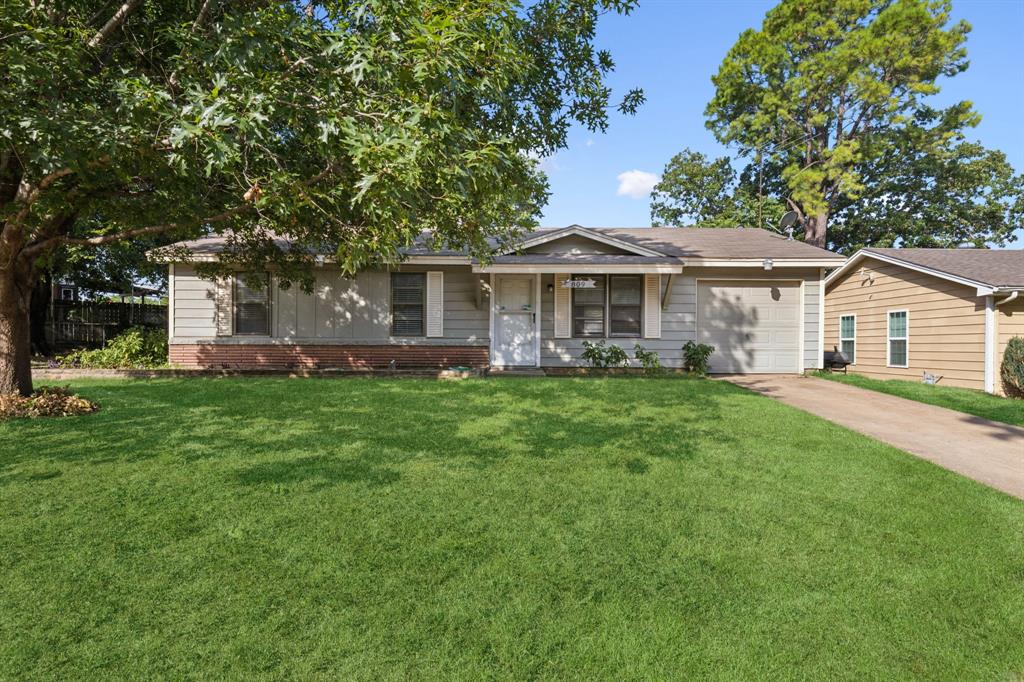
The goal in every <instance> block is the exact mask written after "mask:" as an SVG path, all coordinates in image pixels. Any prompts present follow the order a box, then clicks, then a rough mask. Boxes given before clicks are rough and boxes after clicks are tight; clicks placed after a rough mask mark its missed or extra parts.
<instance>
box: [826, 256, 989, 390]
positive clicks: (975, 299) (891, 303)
mask: <svg viewBox="0 0 1024 682" xmlns="http://www.w3.org/2000/svg"><path fill="white" fill-rule="evenodd" d="M895 310H907V311H908V316H907V318H908V322H907V324H908V328H909V341H908V343H907V348H908V351H907V364H908V366H907V367H905V368H904V367H887V366H886V344H887V339H888V334H887V333H888V312H889V311H895ZM849 314H853V315H856V316H857V358H856V364H855V365H853V366H851V367H850V371H851V372H855V373H858V374H865V375H868V376H874V377H877V378H881V379H908V380H920V379H921V376H922V373H923V372H926V371H927V372H931V373H933V374H939V375H942V377H943V379H942V381H941V383H942V384H943V385H948V386H962V387H965V388H975V389H981V390H983V389H984V388H985V297H983V296H978V295H977V292H976V290H975V289H974V288H973V287H968V286H965V285H963V284H957V283H955V282H950V281H948V280H945V279H942V278H940V277H934V276H932V275H928V274H925V273H920V272H916V271H914V270H910V269H907V268H904V267H901V266H898V265H893V264H889V263H879V262H877V261H873V260H871V259H867V260H865V261H864V266H863V267H862V268H857V269H855V270H853V271H851V272H850V273H848V274H846V275H845V276H844V277H842V278H841V279H840V280H839V281H838V282H833V283H832V284H831V286H829V288H828V291H827V292H826V294H825V348H826V350H832V347H833V346H838V345H839V317H840V316H841V315H849Z"/></svg>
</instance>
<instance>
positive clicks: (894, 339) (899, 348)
mask: <svg viewBox="0 0 1024 682" xmlns="http://www.w3.org/2000/svg"><path fill="white" fill-rule="evenodd" d="M889 364H890V365H892V366H894V367H906V366H907V311H906V310H900V311H896V312H891V313H889Z"/></svg>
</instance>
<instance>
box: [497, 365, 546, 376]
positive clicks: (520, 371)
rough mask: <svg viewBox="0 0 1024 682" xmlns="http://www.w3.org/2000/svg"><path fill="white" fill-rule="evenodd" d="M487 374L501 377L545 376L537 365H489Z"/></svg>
mask: <svg viewBox="0 0 1024 682" xmlns="http://www.w3.org/2000/svg"><path fill="white" fill-rule="evenodd" d="M488 374H491V375H492V376H502V377H542V376H547V375H546V374H545V373H544V370H542V369H540V368H539V367H491V369H490V370H489V372H488Z"/></svg>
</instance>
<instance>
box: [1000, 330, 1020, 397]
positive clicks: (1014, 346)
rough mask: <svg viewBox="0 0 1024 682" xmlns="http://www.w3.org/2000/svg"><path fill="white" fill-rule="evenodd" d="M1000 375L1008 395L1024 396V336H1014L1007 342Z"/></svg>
mask: <svg viewBox="0 0 1024 682" xmlns="http://www.w3.org/2000/svg"><path fill="white" fill-rule="evenodd" d="M999 376H1000V378H1001V379H1002V380H1003V391H1005V392H1006V395H1008V396H1010V397H1013V398H1024V338H1021V337H1020V336H1014V337H1013V338H1011V339H1010V342H1009V343H1007V344H1006V350H1005V351H1004V352H1003V364H1002V366H1001V367H1000V369H999Z"/></svg>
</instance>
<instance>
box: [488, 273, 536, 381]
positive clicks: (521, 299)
mask: <svg viewBox="0 0 1024 682" xmlns="http://www.w3.org/2000/svg"><path fill="white" fill-rule="evenodd" d="M534 282H535V277H534V276H533V275H497V276H496V277H495V281H494V288H495V290H496V291H495V301H494V358H493V359H492V364H494V365H495V366H498V367H516V366H520V367H522V366H527V367H533V366H535V365H536V364H537V346H536V338H537V336H536V334H537V329H536V314H537V302H536V301H535V300H534V299H535V296H534Z"/></svg>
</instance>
